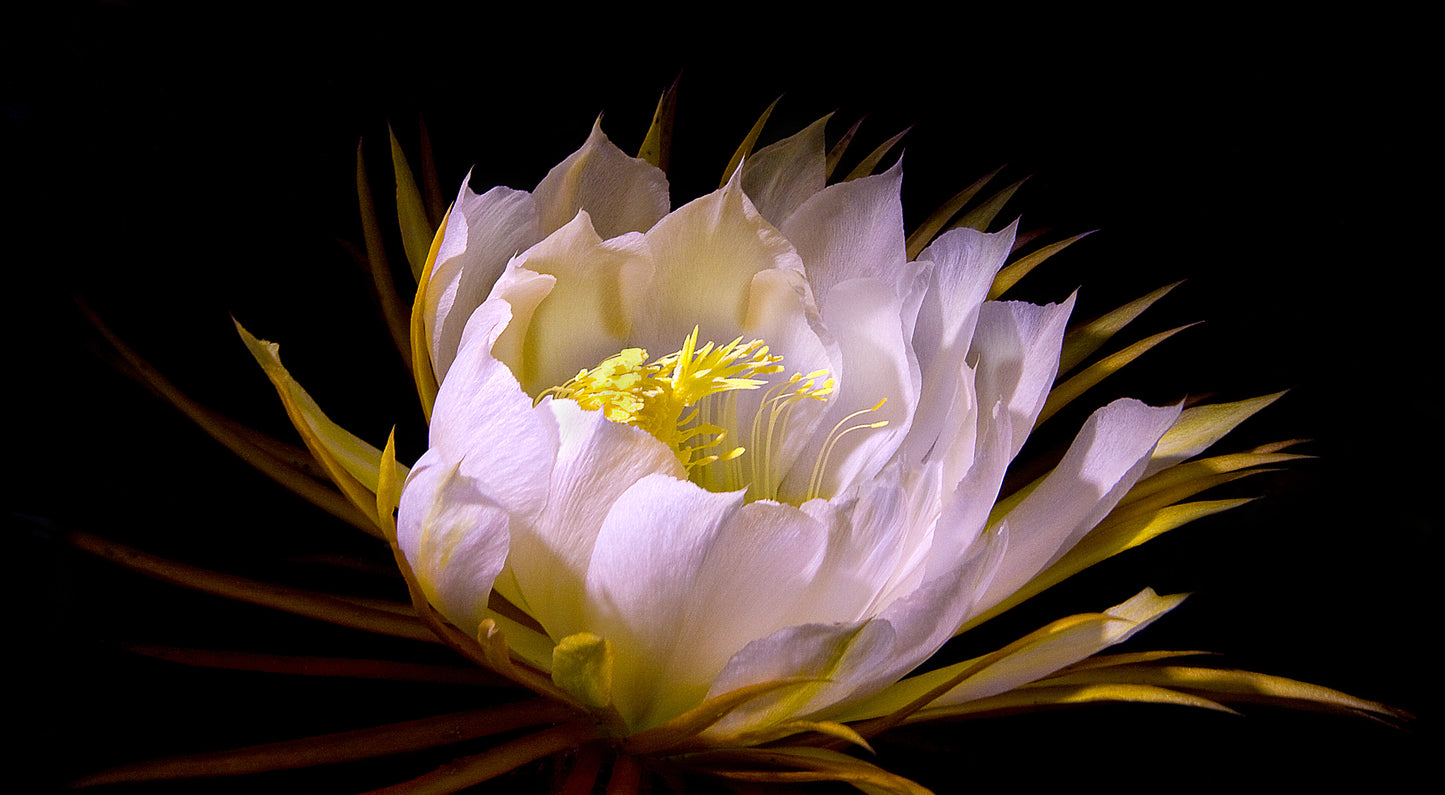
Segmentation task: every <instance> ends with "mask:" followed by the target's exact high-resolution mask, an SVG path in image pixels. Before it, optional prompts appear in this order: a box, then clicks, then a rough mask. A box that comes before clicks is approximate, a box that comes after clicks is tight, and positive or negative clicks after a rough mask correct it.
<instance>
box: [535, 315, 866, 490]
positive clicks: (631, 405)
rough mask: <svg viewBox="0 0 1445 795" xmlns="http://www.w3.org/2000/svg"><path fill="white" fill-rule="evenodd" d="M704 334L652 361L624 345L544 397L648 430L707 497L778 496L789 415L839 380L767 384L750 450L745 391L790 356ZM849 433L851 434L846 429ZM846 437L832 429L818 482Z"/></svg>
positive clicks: (815, 377)
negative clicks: (705, 338)
mask: <svg viewBox="0 0 1445 795" xmlns="http://www.w3.org/2000/svg"><path fill="white" fill-rule="evenodd" d="M697 335H698V330H697V329H696V328H694V329H693V330H692V333H691V334H689V335H688V336H687V339H685V340H684V341H683V344H682V349H681V350H679V351H677V352H676V353H671V354H668V355H667V356H663V357H661V358H659V359H655V360H653V361H650V362H649V361H648V360H647V351H645V350H643V349H641V348H627V349H626V350H623V351H622V352H621V353H618V354H616V355H613V356H611V357H608V358H607V359H605V360H604V361H603V362H602V363H601V364H599V365H597V366H596V367H594V368H592V369H590V370H582V371H581V372H579V373H577V375H576V376H575V377H573V378H572V379H571V380H570V381H568V382H567V383H565V384H563V385H561V386H557V387H552V388H551V389H548V390H546V391H545V392H543V393H542V395H547V394H550V395H552V396H554V397H556V398H561V399H567V400H574V401H576V402H577V404H578V405H579V406H581V407H582V408H584V409H588V410H591V411H601V412H602V413H603V415H604V416H606V417H607V419H609V420H612V421H613V422H621V423H626V424H628V425H633V426H636V427H638V428H641V429H642V430H644V431H647V432H648V433H649V434H651V435H652V436H653V437H654V438H656V439H657V440H658V441H660V442H662V443H663V444H665V445H667V446H668V447H669V448H671V449H672V451H673V453H674V454H675V455H676V456H677V459H678V460H679V461H681V462H682V465H683V467H685V468H686V470H687V474H688V479H689V480H691V481H693V482H694V483H697V484H698V485H699V486H702V487H703V488H705V489H708V490H709V491H737V490H740V489H747V491H748V499H749V500H760V499H776V498H777V490H778V486H779V484H780V483H781V482H782V479H783V475H784V474H785V472H784V471H783V468H782V465H781V463H780V462H779V461H778V456H779V454H780V453H781V451H782V441H783V439H784V437H785V434H786V432H787V427H788V419H789V417H790V416H791V414H792V412H793V409H794V408H795V407H796V406H797V405H798V404H799V403H800V402H801V401H803V400H819V401H822V400H826V399H827V397H828V395H830V394H832V393H833V379H832V378H831V377H830V376H829V375H828V372H827V371H826V370H817V371H815V372H812V373H808V374H807V375H802V374H794V375H793V376H792V377H790V378H788V379H787V380H786V381H783V382H781V383H777V384H774V385H773V386H771V387H769V388H768V390H767V392H766V393H765V394H764V395H763V398H762V400H761V401H760V404H759V406H758V409H757V412H756V414H755V415H754V416H753V418H752V421H751V423H750V427H749V436H748V446H746V447H744V446H740V445H738V444H737V441H735V440H741V438H742V434H741V433H740V432H739V428H740V427H741V426H740V424H739V422H738V407H737V397H738V394H739V392H741V391H743V390H755V389H759V388H761V387H764V386H767V385H768V383H769V379H768V378H767V377H766V376H770V375H773V374H775V373H781V372H783V366H782V364H781V362H782V360H783V357H781V356H774V355H772V354H771V353H769V352H768V346H767V345H766V344H764V343H763V341H762V340H753V341H751V342H747V343H744V342H743V341H742V337H739V338H737V339H735V340H733V341H732V342H730V343H728V344H726V345H723V346H716V345H714V344H713V343H711V342H708V343H705V344H704V345H703V346H702V347H698V345H697ZM542 395H538V400H540V399H541V397H542ZM875 408H876V407H875ZM850 419H851V418H850ZM877 425H878V423H875V424H873V425H868V426H854V428H857V427H877ZM847 430H853V428H848V429H845V430H844V431H842V432H846V431H847ZM842 432H839V431H838V429H834V434H833V435H830V438H829V440H828V441H829V444H825V445H824V452H823V453H822V454H821V455H820V456H819V461H818V462H817V466H815V478H814V480H816V479H817V477H816V475H817V473H818V467H821V466H823V465H825V464H826V451H827V450H829V449H831V447H832V444H831V443H832V442H833V441H834V440H835V439H836V436H838V435H841V433H842ZM813 490H814V489H812V488H810V494H809V497H811V496H815V495H813V494H811V492H812V491H813Z"/></svg>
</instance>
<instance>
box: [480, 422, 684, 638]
mask: <svg viewBox="0 0 1445 795" xmlns="http://www.w3.org/2000/svg"><path fill="white" fill-rule="evenodd" d="M542 406H543V407H545V408H546V409H547V410H549V411H550V412H551V413H552V415H553V416H554V417H555V418H556V421H557V427H558V431H559V435H560V440H561V441H560V447H559V449H558V451H557V461H556V464H555V466H553V468H552V479H551V483H550V486H549V488H548V498H547V507H546V508H545V509H544V510H543V512H542V514H541V516H539V517H538V518H537V520H536V521H535V522H533V523H526V524H522V525H520V526H518V527H515V528H514V530H513V533H512V546H511V555H510V557H509V558H508V561H507V568H508V569H509V570H510V571H511V573H512V574H513V575H514V576H515V577H516V582H517V584H518V590H519V591H520V595H521V598H522V600H523V601H524V605H523V606H524V607H525V608H526V610H527V612H528V614H529V615H531V616H532V617H533V618H535V619H537V621H538V622H539V623H541V624H542V626H543V627H544V628H545V629H546V630H547V633H548V635H550V636H551V637H552V638H554V639H556V638H563V637H566V636H567V635H571V634H573V633H576V632H582V631H584V630H587V629H589V627H587V626H585V625H584V618H583V608H582V605H583V601H584V599H585V598H586V588H585V585H584V583H585V581H586V577H587V568H588V566H589V565H590V561H591V559H592V550H593V545H594V543H595V542H596V540H597V533H598V532H599V531H600V530H601V528H602V522H603V520H604V519H605V518H606V516H607V513H608V511H609V510H611V508H612V505H613V503H614V502H616V501H617V499H618V497H619V496H621V495H622V494H623V492H625V491H627V489H629V488H631V487H632V485H633V484H634V483H636V482H637V481H638V480H639V479H641V478H643V477H645V476H647V475H651V474H661V475H666V476H669V477H672V478H675V479H685V478H686V473H685V472H684V470H683V467H682V464H681V463H680V462H679V461H678V460H677V456H676V455H674V454H673V452H672V450H670V449H668V447H667V446H666V445H664V444H662V443H661V442H659V441H657V440H656V439H654V438H652V437H651V436H649V435H648V434H647V433H646V432H644V431H642V430H639V429H637V428H634V427H632V426H630V425H623V424H621V423H617V422H612V421H610V420H608V419H606V418H605V417H604V416H603V415H602V412H600V411H583V410H582V409H580V408H578V406H577V404H576V403H574V402H572V401H570V400H557V401H553V400H546V401H544V402H543V404H542Z"/></svg>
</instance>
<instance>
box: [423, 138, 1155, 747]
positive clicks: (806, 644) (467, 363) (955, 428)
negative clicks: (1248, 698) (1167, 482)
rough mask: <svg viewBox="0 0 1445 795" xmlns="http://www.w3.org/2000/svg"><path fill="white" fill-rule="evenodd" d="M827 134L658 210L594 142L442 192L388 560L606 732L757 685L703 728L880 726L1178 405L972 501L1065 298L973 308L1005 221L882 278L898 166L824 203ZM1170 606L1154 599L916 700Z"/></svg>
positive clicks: (1082, 646)
mask: <svg viewBox="0 0 1445 795" xmlns="http://www.w3.org/2000/svg"><path fill="white" fill-rule="evenodd" d="M822 135H823V133H822V123H821V122H820V123H818V124H815V125H813V126H811V127H809V128H808V129H806V130H804V131H803V132H802V133H799V134H798V135H796V136H793V137H792V138H789V139H786V140H784V141H782V142H779V143H777V144H774V145H773V146H771V147H768V148H766V149H763V150H761V151H759V152H757V153H755V154H754V155H753V156H752V157H750V158H748V159H747V161H746V162H745V164H744V165H743V166H742V167H741V168H740V169H738V171H737V172H736V173H734V174H733V176H732V178H731V179H730V180H729V181H728V182H727V184H726V185H725V186H724V187H722V188H721V189H719V190H718V191H716V192H714V193H712V194H710V195H707V196H704V197H702V198H700V199H697V200H695V201H692V202H690V203H688V204H686V205H684V206H682V207H680V208H678V209H676V210H673V211H671V212H668V208H669V200H668V195H667V181H666V178H665V177H664V175H663V174H662V172H661V171H659V170H657V169H656V168H654V167H653V166H651V165H649V164H647V163H646V162H644V161H642V160H638V159H633V158H631V157H628V156H627V155H625V154H624V153H622V152H621V151H620V150H618V149H617V148H616V147H614V146H613V145H612V144H611V143H610V142H609V141H608V140H607V139H606V137H605V136H603V135H602V133H601V131H600V129H597V128H594V130H593V132H592V135H591V136H590V137H589V138H588V140H587V143H586V144H585V145H584V146H583V147H582V149H581V150H579V151H578V152H577V153H576V154H574V155H573V156H572V157H570V158H568V159H567V160H566V161H564V162H563V163H562V164H560V165H559V166H557V167H556V168H554V169H553V170H552V171H551V173H549V174H548V175H547V177H546V179H544V180H543V181H542V183H541V184H540V185H539V186H538V187H537V189H536V190H535V191H534V192H532V193H530V194H529V193H526V192H523V191H515V190H509V189H506V188H494V189H492V190H490V191H488V192H486V193H484V194H481V195H476V194H474V193H472V192H471V191H470V190H469V189H468V188H466V187H464V188H463V189H462V191H461V195H460V196H459V197H458V199H457V202H456V204H455V205H454V207H453V209H452V211H451V213H450V216H449V219H448V220H447V222H446V223H445V225H444V229H443V231H442V233H441V234H440V235H439V238H438V243H437V244H436V246H435V249H434V263H433V265H432V266H431V270H430V272H429V278H428V279H426V280H425V281H424V284H423V293H422V294H421V296H420V297H419V299H418V306H419V307H420V308H421V310H422V320H423V321H424V328H425V336H426V340H425V342H426V344H427V345H428V346H429V354H430V359H431V362H432V367H433V372H434V374H435V377H436V379H437V381H438V382H439V383H440V388H439V391H438V393H437V395H436V401H435V406H434V408H433V410H432V415H431V428H430V449H429V450H428V451H427V452H426V454H425V455H424V456H423V457H422V458H421V460H420V461H418V462H417V464H416V466H415V467H414V468H413V469H412V471H411V473H410V476H409V478H408V480H407V481H406V485H405V489H404V491H403V493H402V497H401V503H400V513H399V522H398V527H399V529H398V539H399V543H400V545H401V548H402V549H403V551H404V553H405V555H406V559H407V561H408V562H409V563H410V565H411V567H412V569H413V570H414V572H415V574H416V577H417V580H418V581H419V582H420V584H421V587H422V589H423V591H424V593H425V595H426V597H427V599H428V601H430V602H431V603H432V605H433V606H435V607H436V609H437V610H439V611H440V612H441V613H442V615H444V616H445V617H446V618H447V619H448V620H449V621H450V622H451V623H453V624H454V625H456V626H457V627H459V628H460V629H462V630H463V631H465V632H467V633H469V634H471V635H472V636H474V637H475V636H476V635H477V634H478V633H479V632H481V633H482V634H483V635H486V634H487V633H488V632H494V631H495V629H496V627H502V628H504V629H505V633H506V636H507V638H508V640H509V641H510V643H511V648H512V650H513V651H514V652H515V653H517V654H518V655H520V656H521V658H522V659H523V660H524V661H525V662H526V663H527V664H529V665H531V666H533V667H535V668H537V669H539V670H541V671H545V672H550V674H551V676H552V679H553V681H555V682H556V683H557V685H558V686H560V687H561V688H562V689H563V690H565V691H567V692H568V693H569V694H570V695H571V696H572V697H573V698H574V699H576V700H577V701H578V702H579V703H583V704H586V705H587V706H589V707H593V708H595V709H597V710H599V711H603V712H607V713H608V714H611V715H614V716H615V718H616V719H617V720H618V721H620V723H619V725H618V727H617V730H618V731H619V732H622V733H628V734H635V733H637V732H641V731H644V730H647V729H650V728H654V727H658V726H660V725H663V724H666V723H667V722H668V721H670V720H674V719H677V718H678V717H679V716H681V715H684V714H685V713H688V711H689V710H693V709H695V708H697V707H698V706H699V705H700V704H703V703H705V702H707V701H708V700H709V699H718V698H719V697H722V696H724V695H725V694H728V693H730V692H735V691H738V690H739V689H740V688H747V687H749V686H755V685H764V684H766V683H778V682H783V683H787V684H786V686H778V687H776V688H773V689H767V691H766V692H762V691H758V694H757V695H756V697H751V698H748V699H745V700H743V701H742V703H740V704H736V705H733V706H734V709H733V711H732V712H730V713H729V714H728V715H727V717H726V718H725V719H723V720H722V722H721V723H718V724H716V725H715V726H713V727H712V729H710V731H712V732H714V733H725V732H743V731H757V730H760V729H761V728H763V727H766V726H770V725H777V724H783V723H785V722H788V721H797V720H810V721H819V720H830V721H852V720H859V719H862V718H867V717H874V716H876V715H881V714H886V712H887V710H888V706H887V705H886V704H885V703H884V702H887V701H888V700H889V699H890V698H895V699H896V698H899V697H902V696H901V695H899V694H901V693H903V690H902V689H901V686H899V685H895V683H897V682H898V681H899V680H900V679H901V678H902V677H904V676H905V675H906V674H908V673H909V672H910V671H911V670H912V669H914V668H915V667H917V666H918V664H919V663H921V662H922V661H924V660H926V659H927V658H928V657H929V656H930V655H932V654H933V653H934V652H935V651H936V650H938V648H939V647H940V646H941V645H942V644H943V643H944V642H945V641H946V640H948V639H949V638H950V637H952V636H953V635H954V634H955V633H956V631H957V630H958V629H959V628H960V627H961V626H963V625H964V624H965V623H966V622H968V621H969V619H970V618H973V617H975V616H978V615H980V614H981V613H983V612H984V611H986V610H988V609H989V608H991V607H993V606H995V605H998V604H999V603H1000V602H1002V601H1004V600H1005V599H1007V598H1008V597H1010V596H1011V595H1013V594H1014V593H1015V592H1016V591H1018V590H1019V589H1020V588H1021V587H1022V586H1024V585H1025V584H1026V583H1028V582H1029V581H1030V580H1031V579H1032V578H1034V577H1035V575H1037V574H1039V573H1040V572H1041V571H1043V570H1044V569H1045V568H1047V567H1048V566H1050V565H1051V564H1053V563H1054V562H1056V561H1058V560H1059V559H1060V557H1061V556H1063V555H1064V554H1065V553H1066V552H1067V551H1069V550H1070V548H1071V547H1073V546H1074V545H1075V544H1076V542H1078V541H1079V540H1080V539H1081V538H1082V537H1083V536H1084V535H1085V534H1086V533H1088V532H1089V531H1090V530H1091V529H1093V528H1094V527H1095V526H1096V525H1097V524H1098V523H1099V522H1100V521H1101V520H1102V519H1103V518H1104V517H1105V516H1106V515H1108V514H1109V512H1110V511H1111V510H1112V509H1113V508H1114V507H1115V505H1116V504H1117V503H1118V502H1119V501H1120V499H1121V498H1122V497H1123V496H1124V495H1125V493H1126V492H1128V491H1129V489H1130V488H1131V487H1132V486H1133V485H1134V484H1135V483H1136V481H1138V480H1139V479H1140V478H1141V476H1142V475H1143V474H1144V473H1145V470H1146V468H1147V467H1149V465H1150V461H1151V455H1153V454H1154V452H1155V448H1156V445H1157V444H1158V443H1159V442H1160V440H1161V438H1162V437H1164V436H1165V434H1166V432H1168V431H1169V430H1170V428H1171V426H1172V425H1173V424H1174V423H1175V422H1176V420H1177V419H1178V418H1179V416H1180V411H1179V409H1178V408H1177V407H1162V408H1155V407H1150V406H1147V405H1144V404H1143V403H1140V402H1138V401H1134V400H1119V401H1116V402H1114V403H1111V404H1109V405H1107V406H1105V407H1104V408H1102V409H1099V410H1098V411H1097V412H1096V413H1094V415H1093V416H1092V417H1090V418H1089V420H1088V421H1087V422H1086V423H1085V424H1084V426H1083V428H1082V430H1081V431H1080V432H1079V434H1078V436H1077V438H1076V439H1075V440H1074V442H1073V445H1072V446H1071V447H1070V449H1069V451H1068V453H1067V454H1066V455H1065V456H1064V458H1063V459H1062V461H1061V462H1060V463H1059V464H1058V465H1057V466H1056V467H1055V468H1054V469H1053V470H1052V472H1051V473H1050V474H1048V475H1047V477H1045V478H1043V479H1042V480H1041V481H1040V482H1038V483H1037V484H1035V486H1034V488H1032V489H1031V490H1030V491H1028V492H1027V493H1026V494H1024V495H1023V496H1021V498H1018V499H1013V500H1010V501H1009V502H1008V503H1007V504H1004V505H997V503H998V500H999V497H1000V485H1001V483H1002V479H1003V475H1004V471H1005V469H1006V468H1007V466H1008V464H1009V462H1010V461H1011V460H1012V459H1013V458H1014V456H1015V455H1016V454H1017V453H1018V452H1019V450H1020V448H1021V447H1022V446H1023V443H1024V441H1025V439H1026V438H1027V437H1028V435H1029V432H1030V430H1031V429H1032V428H1033V426H1034V424H1035V422H1036V420H1037V418H1038V417H1039V414H1040V411H1041V409H1042V407H1043V406H1044V403H1045V400H1046V398H1047V397H1048V395H1049V391H1050V388H1051V387H1052V386H1053V382H1054V379H1055V376H1056V374H1057V372H1058V369H1059V357H1060V349H1061V344H1062V339H1063V334H1064V327H1065V323H1066V322H1067V320H1068V319H1069V314H1070V311H1071V309H1072V306H1073V300H1072V298H1070V299H1069V300H1067V301H1064V302H1062V303H1059V304H1051V305H1047V306H1037V305H1034V304H1029V303H1020V302H998V301H988V300H985V299H986V296H987V295H988V291H989V288H990V285H991V284H992V283H993V281H994V277H995V275H996V273H997V272H998V271H999V269H1000V268H1001V267H1002V266H1003V264H1004V261H1005V258H1006V256H1007V255H1008V253H1009V251H1010V249H1011V248H1012V245H1013V242H1014V230H1013V227H1010V228H1008V229H1006V230H1004V231H1001V232H997V233H993V234H985V233H981V232H977V231H974V230H972V229H967V228H960V229H955V230H952V231H949V232H946V233H944V234H943V235H941V236H940V237H938V238H937V239H936V240H934V241H933V243H932V244H931V245H930V246H928V248H926V249H925V250H923V252H922V253H921V254H920V255H919V256H918V257H917V258H916V259H915V260H914V261H911V262H910V261H908V257H907V254H906V248H905V236H904V229H903V217H902V210H901V206H900V201H899V190H900V185H901V182H902V171H901V166H894V167H893V168H892V169H890V170H888V171H887V172H885V173H882V174H878V175H875V176H869V177H865V178H861V179H856V180H852V181H848V182H842V183H838V184H834V185H832V186H827V187H825V186H824V171H825V166H824V149H823V137H822ZM729 344H733V347H731V348H729V347H726V346H728V345H729ZM764 346H765V347H764ZM639 349H640V350H641V351H645V352H646V358H644V357H643V354H642V353H641V352H640V351H639ZM669 357H670V358H669ZM650 365H651V366H650ZM709 368H713V370H712V371H711V372H709ZM724 369H726V372H723V371H722V370H724ZM579 373H581V374H580V375H579ZM684 404H688V405H686V406H685V407H684ZM495 595H499V596H501V597H503V598H504V599H505V600H506V602H508V603H510V605H511V606H512V607H515V608H517V609H519V610H520V611H522V612H523V613H525V614H526V617H518V616H516V614H515V613H514V612H513V611H510V610H509V609H507V608H506V607H505V606H503V605H501V604H500V603H499V602H498V601H497V600H496V599H495V598H494V596H495ZM1177 601H1178V600H1177V599H1165V598H1160V597H1155V596H1154V595H1153V594H1152V592H1148V591H1146V592H1144V593H1143V594H1141V595H1140V596H1139V597H1136V599H1134V600H1131V601H1130V602H1127V603H1125V604H1124V605H1121V606H1119V607H1118V608H1115V609H1114V610H1113V611H1111V612H1110V614H1109V615H1108V616H1107V617H1108V618H1109V619H1111V621H1105V622H1103V623H1100V624H1099V625H1097V626H1093V627H1092V628H1091V629H1089V631H1086V632H1078V633H1074V634H1067V633H1065V634H1066V636H1061V637H1060V638H1058V639H1056V641H1055V642H1050V643H1048V644H1043V646H1040V647H1039V648H1036V649H1034V650H1033V651H1032V652H1031V653H1029V654H1020V655H1017V656H1016V659H1013V660H1011V661H1010V662H1009V664H1007V665H996V666H994V667H993V669H991V671H990V675H989V676H987V677H981V678H975V679H971V680H968V681H966V682H963V683H961V684H959V686H958V687H956V688H954V691H953V692H951V693H949V694H948V695H945V696H943V698H942V699H940V700H938V701H936V702H935V703H936V704H946V703H950V702H951V701H959V700H964V699H969V698H978V697H982V696H986V695H992V694H994V693H998V692H1002V691H1004V690H1007V689H1009V688H1011V687H1014V686H1017V685H1019V684H1023V683H1026V682H1028V681H1032V680H1033V679H1037V678H1038V677H1040V676H1043V675H1046V674H1049V673H1051V672H1053V671H1055V670H1057V669H1059V668H1061V667H1063V666H1064V665H1067V664H1069V663H1072V662H1074V661H1076V660H1079V659H1082V658H1083V657H1085V656H1088V655H1089V654H1092V653H1094V652H1096V651H1098V650H1099V649H1101V648H1103V647H1104V646H1107V645H1109V644H1111V643H1114V642H1117V641H1119V640H1122V639H1123V637H1126V636H1127V635H1128V634H1129V633H1131V632H1133V631H1134V630H1136V629H1137V628H1138V627H1140V626H1142V625H1143V624H1144V623H1147V622H1148V621H1149V620H1152V618H1154V617H1156V616H1157V615H1159V614H1161V613H1162V612H1164V611H1166V610H1167V609H1169V608H1170V607H1172V606H1173V605H1174V604H1176V603H1177ZM527 617H529V618H530V621H528V620H527ZM488 622H491V623H488ZM533 622H534V623H533ZM905 684H906V683H905ZM890 686H891V687H890ZM749 692H751V691H749ZM893 706H894V707H896V706H897V704H894V705H893Z"/></svg>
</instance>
